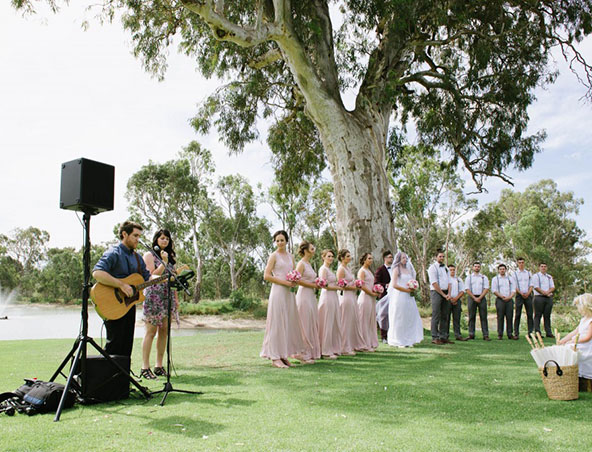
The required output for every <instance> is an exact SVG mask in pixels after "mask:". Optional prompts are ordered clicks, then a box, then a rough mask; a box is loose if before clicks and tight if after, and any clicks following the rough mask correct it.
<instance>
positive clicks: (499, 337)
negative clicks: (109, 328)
mask: <svg viewBox="0 0 592 452" xmlns="http://www.w3.org/2000/svg"><path fill="white" fill-rule="evenodd" d="M497 338H498V340H500V341H501V340H502V339H503V338H504V336H502V335H501V334H500V335H498V337H497ZM483 339H485V338H483ZM155 370H156V369H155Z"/></svg>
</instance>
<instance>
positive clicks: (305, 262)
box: [296, 240, 321, 364]
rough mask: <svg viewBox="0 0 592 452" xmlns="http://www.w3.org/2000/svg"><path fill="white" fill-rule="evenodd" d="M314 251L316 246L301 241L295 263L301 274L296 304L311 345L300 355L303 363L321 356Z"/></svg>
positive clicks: (311, 361) (311, 362) (305, 335)
mask: <svg viewBox="0 0 592 452" xmlns="http://www.w3.org/2000/svg"><path fill="white" fill-rule="evenodd" d="M315 251H316V248H315V246H314V245H313V244H312V243H310V242H307V241H306V240H305V241H303V242H302V243H301V244H300V247H299V248H298V255H299V256H300V257H301V258H302V259H300V261H299V262H298V264H297V265H296V270H297V271H299V272H300V274H301V275H302V279H301V280H300V281H298V284H299V285H300V287H299V288H298V292H297V293H296V306H298V314H300V322H301V323H302V328H303V329H304V337H305V338H306V340H307V342H308V343H309V344H310V345H311V347H310V349H308V350H307V351H306V353H304V354H303V356H302V358H304V360H303V363H304V364H313V363H314V360H315V359H320V358H321V344H320V342H319V312H318V307H317V296H316V295H315V289H317V285H316V283H315V279H316V278H317V274H316V272H315V271H314V270H313V268H312V266H311V265H310V259H311V257H312V256H314V253H315Z"/></svg>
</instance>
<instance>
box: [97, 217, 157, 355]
mask: <svg viewBox="0 0 592 452" xmlns="http://www.w3.org/2000/svg"><path fill="white" fill-rule="evenodd" d="M142 230H143V229H142V226H140V225H139V224H137V223H133V222H131V221H125V222H124V223H123V224H122V225H121V226H120V227H119V238H120V239H121V243H120V244H119V245H118V246H115V247H113V248H111V249H109V250H107V251H105V253H104V254H103V256H102V257H101V259H99V261H98V262H97V264H96V265H95V267H94V269H93V278H95V279H96V280H97V281H98V282H99V283H101V284H103V285H105V286H110V287H115V288H119V289H120V290H121V291H122V292H123V293H124V294H125V295H127V296H128V297H131V296H132V295H133V293H134V289H133V288H132V286H130V285H129V284H127V283H126V282H124V281H121V278H125V277H127V276H130V275H131V274H133V273H139V274H140V275H142V276H143V278H144V280H145V281H148V279H149V278H150V272H149V271H148V270H147V269H146V264H145V263H144V259H142V257H141V256H140V255H139V254H138V253H136V251H135V250H136V247H137V246H138V242H139V240H140V236H141V234H142ZM135 324H136V307H135V305H134V306H132V307H131V308H130V309H129V311H128V312H127V313H126V314H125V315H124V316H123V317H121V318H118V319H117V320H105V328H106V330H107V343H106V346H105V351H106V352H107V353H108V354H110V355H124V356H131V354H132V347H133V343H134V342H133V341H134V328H135Z"/></svg>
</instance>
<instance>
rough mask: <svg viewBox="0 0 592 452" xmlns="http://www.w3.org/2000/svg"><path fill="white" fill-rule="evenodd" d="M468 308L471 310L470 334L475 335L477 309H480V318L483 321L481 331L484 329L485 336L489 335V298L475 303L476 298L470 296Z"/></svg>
mask: <svg viewBox="0 0 592 452" xmlns="http://www.w3.org/2000/svg"><path fill="white" fill-rule="evenodd" d="M467 310H468V311H469V336H475V322H476V320H477V310H479V320H480V321H481V331H483V337H489V324H488V323H487V299H486V298H483V299H482V300H481V302H480V303H475V300H473V298H471V297H469V302H468V303H467Z"/></svg>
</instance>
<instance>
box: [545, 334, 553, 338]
mask: <svg viewBox="0 0 592 452" xmlns="http://www.w3.org/2000/svg"><path fill="white" fill-rule="evenodd" d="M547 337H548V338H550V339H555V335H553V334H547Z"/></svg>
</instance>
